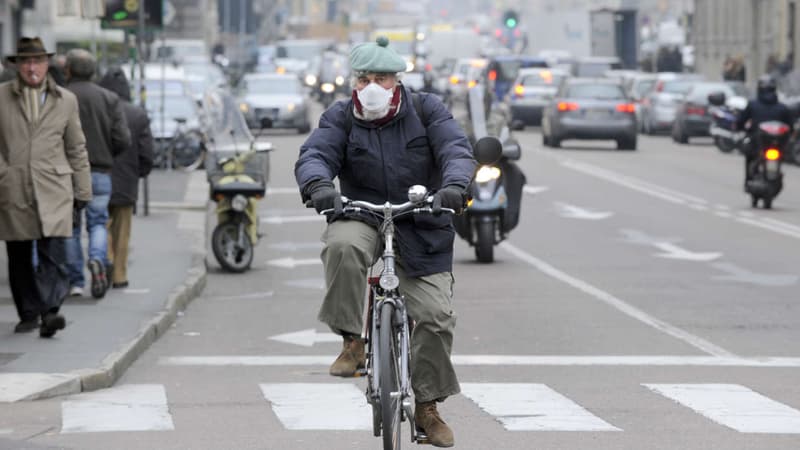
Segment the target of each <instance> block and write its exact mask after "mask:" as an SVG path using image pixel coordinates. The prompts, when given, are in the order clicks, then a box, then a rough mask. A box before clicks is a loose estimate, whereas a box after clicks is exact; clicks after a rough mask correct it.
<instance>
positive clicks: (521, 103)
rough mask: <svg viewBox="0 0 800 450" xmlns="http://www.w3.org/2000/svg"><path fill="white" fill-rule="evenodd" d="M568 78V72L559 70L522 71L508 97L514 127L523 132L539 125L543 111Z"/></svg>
mask: <svg viewBox="0 0 800 450" xmlns="http://www.w3.org/2000/svg"><path fill="white" fill-rule="evenodd" d="M567 77H568V74H567V72H565V71H563V70H559V69H541V68H530V69H520V71H519V74H518V75H517V79H516V80H515V81H514V84H513V85H512V86H511V91H510V92H509V93H508V96H507V97H506V98H507V99H508V104H509V107H510V109H511V125H512V127H513V128H514V129H517V130H521V129H523V128H525V126H526V125H539V124H540V123H541V122H542V111H544V108H545V106H547V104H549V103H550V101H551V100H552V99H553V97H554V96H555V95H556V92H557V91H558V86H559V85H560V84H561V82H562V81H563V80H564V79H565V78H567Z"/></svg>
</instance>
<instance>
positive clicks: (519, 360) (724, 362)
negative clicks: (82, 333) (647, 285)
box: [158, 355, 800, 368]
mask: <svg viewBox="0 0 800 450" xmlns="http://www.w3.org/2000/svg"><path fill="white" fill-rule="evenodd" d="M333 359H334V357H333V356H331V355H307V356H237V355H228V356H222V355H208V356H165V357H161V358H159V360H158V364H159V365H162V366H188V367H192V366H252V367H269V366H329V365H330V364H331V361H333ZM451 360H452V361H453V364H455V365H457V366H576V367H578V366H607V367H614V366H642V367H649V366H654V367H659V366H676V367H770V368H776V367H783V368H798V367H800V357H796V358H792V357H769V356H759V357H750V358H740V357H719V356H659V355H655V356H648V355H643V356H613V355H607V356H572V355H453V356H452V357H451Z"/></svg>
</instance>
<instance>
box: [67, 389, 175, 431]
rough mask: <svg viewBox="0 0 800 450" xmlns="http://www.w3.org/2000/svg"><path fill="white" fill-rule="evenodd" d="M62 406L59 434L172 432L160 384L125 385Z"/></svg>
mask: <svg viewBox="0 0 800 450" xmlns="http://www.w3.org/2000/svg"><path fill="white" fill-rule="evenodd" d="M70 399H71V400H67V401H65V402H63V403H61V432H62V433H88V432H99V431H157V430H173V429H174V425H173V424H172V416H171V415H170V413H169V409H168V407H167V394H166V390H165V389H164V386H163V385H160V384H124V385H121V386H117V387H112V388H109V389H103V390H100V391H95V392H87V393H84V394H78V395H74V396H72V397H70Z"/></svg>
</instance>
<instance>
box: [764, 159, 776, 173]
mask: <svg viewBox="0 0 800 450" xmlns="http://www.w3.org/2000/svg"><path fill="white" fill-rule="evenodd" d="M766 167H767V172H771V173H774V172H777V171H778V161H775V160H768V161H767V166H766Z"/></svg>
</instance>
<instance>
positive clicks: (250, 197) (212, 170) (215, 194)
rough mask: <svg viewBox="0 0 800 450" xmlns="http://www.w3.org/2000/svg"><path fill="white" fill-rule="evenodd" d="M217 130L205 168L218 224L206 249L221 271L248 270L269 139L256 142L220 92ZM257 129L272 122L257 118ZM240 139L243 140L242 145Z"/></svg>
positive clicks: (230, 101) (264, 183)
mask: <svg viewBox="0 0 800 450" xmlns="http://www.w3.org/2000/svg"><path fill="white" fill-rule="evenodd" d="M217 100H218V103H221V108H219V110H220V111H221V112H220V114H219V117H218V119H219V122H215V124H216V126H217V127H218V133H217V134H216V135H214V136H213V138H212V139H211V140H210V142H211V144H212V146H211V148H212V149H213V151H212V152H209V153H208V154H207V160H206V172H207V178H208V182H209V195H210V197H211V200H212V201H214V202H216V204H217V205H216V216H217V224H216V226H215V227H214V231H213V232H212V234H211V249H212V251H213V253H214V257H215V258H216V260H217V262H218V263H219V265H220V266H221V267H222V269H223V270H226V271H229V272H235V273H241V272H245V271H247V270H248V269H249V268H250V266H251V264H252V262H253V253H254V248H255V246H256V244H257V243H258V239H259V237H260V235H259V231H258V230H259V218H258V201H259V200H260V199H261V198H263V196H264V194H265V192H266V188H267V181H268V174H269V152H270V151H271V150H272V144H271V143H269V142H258V141H256V139H255V138H254V137H253V135H252V134H250V131H249V129H248V128H247V122H246V121H245V119H244V117H243V116H242V115H241V112H240V111H239V109H238V107H237V106H236V102H235V101H234V100H233V98H232V97H230V96H229V95H225V94H219V96H218V97H217ZM261 126H262V129H263V128H269V127H270V126H271V121H270V120H269V119H262V124H261ZM241 140H245V141H246V142H247V144H246V147H245V148H244V149H242V144H241Z"/></svg>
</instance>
